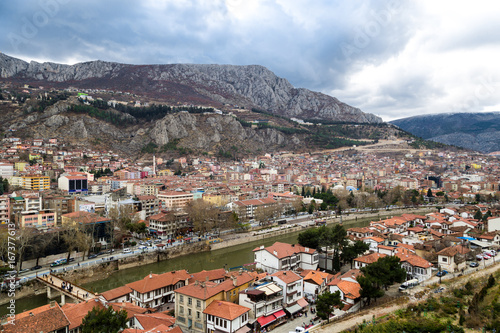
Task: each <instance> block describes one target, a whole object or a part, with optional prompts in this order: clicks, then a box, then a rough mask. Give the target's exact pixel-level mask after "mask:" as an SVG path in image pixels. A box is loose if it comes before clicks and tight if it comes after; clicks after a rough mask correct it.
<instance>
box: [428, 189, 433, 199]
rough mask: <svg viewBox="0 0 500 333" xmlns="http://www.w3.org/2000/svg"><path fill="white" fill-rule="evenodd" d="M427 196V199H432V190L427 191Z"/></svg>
mask: <svg viewBox="0 0 500 333" xmlns="http://www.w3.org/2000/svg"><path fill="white" fill-rule="evenodd" d="M427 196H428V197H429V198H432V197H433V195H432V190H431V189H430V188H429V189H428V190H427Z"/></svg>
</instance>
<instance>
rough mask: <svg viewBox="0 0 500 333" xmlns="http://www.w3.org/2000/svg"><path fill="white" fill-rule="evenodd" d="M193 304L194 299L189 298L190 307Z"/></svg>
mask: <svg viewBox="0 0 500 333" xmlns="http://www.w3.org/2000/svg"><path fill="white" fill-rule="evenodd" d="M191 304H193V299H192V298H191V297H188V305H191Z"/></svg>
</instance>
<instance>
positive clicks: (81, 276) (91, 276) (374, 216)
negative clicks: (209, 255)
mask: <svg viewBox="0 0 500 333" xmlns="http://www.w3.org/2000/svg"><path fill="white" fill-rule="evenodd" d="M430 211H434V208H428V207H426V208H423V209H406V210H392V211H381V212H366V213H362V214H360V213H355V214H350V215H344V216H342V218H340V217H337V218H335V217H331V218H327V219H326V222H327V224H334V223H340V221H341V219H342V223H343V224H344V225H345V226H346V227H352V226H358V225H357V224H359V225H366V224H367V223H369V221H370V220H378V219H380V218H386V217H392V216H397V215H401V214H404V213H411V214H425V213H427V212H430ZM305 229H306V228H304V227H302V226H301V225H299V226H292V227H285V228H281V229H276V230H273V228H269V229H268V230H269V231H268V232H265V233H260V234H258V235H256V234H254V232H252V231H251V232H247V233H244V234H231V235H228V236H226V237H225V240H224V241H223V242H221V243H215V244H211V245H210V246H209V245H207V244H206V243H205V242H200V243H192V244H183V245H181V246H176V247H172V248H168V249H167V250H164V251H158V252H152V253H144V254H140V255H138V256H133V257H128V258H124V259H120V260H114V261H103V262H102V263H100V264H98V265H94V266H91V267H86V268H80V269H78V270H72V271H68V272H65V273H61V277H63V278H64V279H66V280H68V281H71V282H72V283H74V284H77V285H88V284H91V283H93V282H98V281H101V280H106V279H109V278H110V277H113V276H114V275H116V273H117V272H118V271H122V270H126V269H133V268H136V267H140V266H145V265H148V264H154V263H161V262H165V261H169V260H170V259H174V258H181V257H183V256H188V255H192V254H199V253H203V252H211V251H216V252H217V251H218V250H222V249H230V248H235V249H236V247H237V246H241V245H244V244H247V243H251V242H260V241H262V242H265V241H268V240H269V239H270V238H278V237H287V236H289V235H295V234H298V233H299V232H301V231H303V230H305ZM261 232H262V231H261ZM200 258H201V256H200ZM246 263H248V262H240V263H239V264H240V265H241V264H246ZM208 264H209V263H203V262H202V263H200V268H201V269H208V268H206V267H205V266H206V265H208ZM178 265H182V264H180V263H179V264H178ZM235 266H237V265H235ZM230 267H231V266H229V267H227V268H230ZM182 268H184V267H182V266H180V267H176V268H175V269H182ZM148 273H149V272H148ZM127 283H128V282H127ZM45 292H46V287H45V286H43V285H42V284H41V283H39V282H36V281H33V282H29V283H27V284H26V285H24V286H23V288H22V289H20V290H17V291H16V296H15V299H21V298H26V297H29V296H32V295H37V294H42V293H45ZM8 301H9V299H8V298H7V299H2V300H0V305H1V304H6V303H7V302H8Z"/></svg>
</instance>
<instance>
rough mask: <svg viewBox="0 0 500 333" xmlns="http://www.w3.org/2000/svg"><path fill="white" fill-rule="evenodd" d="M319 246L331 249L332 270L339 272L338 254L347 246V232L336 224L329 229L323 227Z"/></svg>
mask: <svg viewBox="0 0 500 333" xmlns="http://www.w3.org/2000/svg"><path fill="white" fill-rule="evenodd" d="M319 245H320V246H321V247H323V246H324V247H326V252H328V248H332V249H333V269H334V270H336V271H340V253H341V252H342V250H343V248H344V247H345V246H346V245H347V231H346V230H345V229H344V227H343V226H341V225H340V224H336V225H334V226H333V227H331V228H327V227H325V228H324V229H323V230H322V233H321V236H320V240H319Z"/></svg>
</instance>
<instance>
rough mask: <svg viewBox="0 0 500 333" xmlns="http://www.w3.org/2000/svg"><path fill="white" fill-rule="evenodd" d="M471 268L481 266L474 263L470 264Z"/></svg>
mask: <svg viewBox="0 0 500 333" xmlns="http://www.w3.org/2000/svg"><path fill="white" fill-rule="evenodd" d="M469 266H470V267H478V266H479V264H478V263H477V262H475V261H473V262H471V263H470V264H469Z"/></svg>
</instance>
